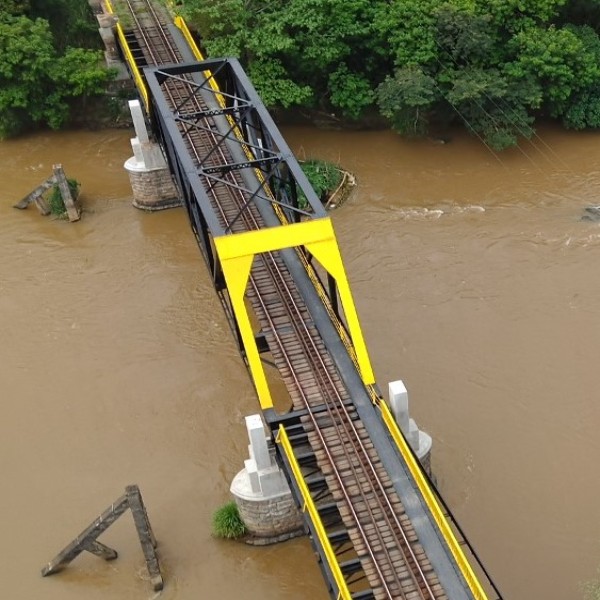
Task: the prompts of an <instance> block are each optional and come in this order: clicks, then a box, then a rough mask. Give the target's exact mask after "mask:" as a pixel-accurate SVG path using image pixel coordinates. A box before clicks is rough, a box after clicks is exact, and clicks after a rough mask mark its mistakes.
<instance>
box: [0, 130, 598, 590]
mask: <svg viewBox="0 0 600 600" xmlns="http://www.w3.org/2000/svg"><path fill="white" fill-rule="evenodd" d="M284 134H285V136H286V138H287V139H288V142H289V143H290V145H291V146H292V149H293V150H294V151H295V152H296V153H297V154H298V155H299V157H300V158H304V157H316V158H325V159H329V160H334V161H337V162H340V164H341V165H342V166H343V167H344V168H346V169H348V170H350V171H351V172H353V173H354V174H355V175H356V177H357V181H358V185H357V188H356V190H355V192H354V193H353V195H352V196H351V197H350V199H349V200H348V201H347V202H346V203H345V204H344V206H343V207H342V208H341V209H340V210H339V211H336V212H334V213H332V215H333V220H334V224H335V227H336V230H337V233H338V237H339V241H340V246H341V249H342V254H343V256H344V258H345V262H346V268H347V270H348V274H349V278H350V281H351V284H352V289H353V293H354V296H355V301H356V304H357V307H358V311H359V315H360V317H361V321H362V324H363V330H364V333H365V336H366V338H367V342H368V346H369V350H370V353H371V359H372V361H373V364H374V367H375V371H376V374H377V378H378V381H379V384H380V387H381V388H382V389H383V390H384V391H385V389H386V388H387V382H388V381H390V380H394V379H403V380H404V382H405V384H406V386H407V388H408V390H409V396H410V400H411V409H412V413H413V416H414V417H415V418H416V419H417V422H418V423H419V425H420V426H421V428H423V429H425V430H426V431H428V432H429V433H430V434H431V435H432V437H433V440H434V456H433V469H434V472H435V474H436V476H437V479H438V483H439V486H440V489H441V491H442V492H443V494H444V496H445V498H446V500H447V501H448V503H449V504H450V506H451V508H452V509H453V510H454V512H455V513H456V516H457V517H458V518H459V520H460V523H461V525H462V526H463V528H464V529H465V530H466V532H467V533H468V534H469V537H470V538H471V540H472V542H473V544H474V545H475V547H476V549H477V550H478V551H479V553H480V555H481V558H482V559H483V560H484V562H485V564H486V566H487V568H488V569H489V570H490V572H491V573H492V574H493V575H494V577H495V579H496V582H497V584H498V585H499V587H500V589H501V591H502V592H503V595H504V597H505V598H506V599H507V600H508V599H510V600H531V599H537V598H544V599H545V600H571V599H573V600H576V599H577V598H581V596H582V594H581V592H580V591H579V582H581V581H583V580H586V579H589V578H591V577H593V575H594V573H595V570H596V566H597V565H599V564H600V518H599V517H600V515H599V509H598V508H597V502H596V499H597V497H598V496H599V491H600V490H599V487H600V485H599V483H598V480H597V478H596V477H595V469H594V467H595V465H596V463H597V461H598V459H599V458H600V441H599V439H600V438H599V437H598V436H597V434H596V431H597V429H598V425H599V424H600V407H599V406H600V405H599V403H598V402H597V401H596V389H597V387H598V386H597V372H596V371H597V370H596V368H595V358H596V350H597V348H598V347H599V346H600V319H599V318H598V312H599V311H600V278H599V277H597V276H596V266H597V264H598V263H600V223H598V224H597V223H594V222H583V221H581V220H580V218H581V216H582V215H583V214H584V208H585V207H586V206H589V205H594V204H599V203H600V200H599V198H600V195H599V194H598V189H599V188H600V169H598V166H597V158H596V157H597V154H598V151H597V150H596V148H597V146H598V143H599V142H600V136H599V135H598V134H592V133H585V134H574V133H566V132H563V131H561V130H559V129H555V128H548V127H546V128H544V129H542V130H541V132H540V139H535V140H534V145H532V144H526V143H524V144H523V145H522V146H521V151H519V150H511V151H509V152H505V153H502V154H500V155H493V154H491V153H490V152H488V151H487V150H486V148H485V147H483V146H482V145H481V144H480V143H479V142H477V140H474V139H472V138H468V137H467V136H465V135H464V134H457V135H456V136H455V137H454V138H453V139H452V140H451V141H450V142H449V143H447V144H443V145H440V144H436V143H434V142H433V141H429V140H424V141H419V142H407V141H403V140H401V139H400V138H398V137H397V136H395V135H394V134H392V133H388V132H324V131H316V130H313V129H309V128H286V129H285V130H284ZM129 137H130V133H129V132H127V131H104V132H93V133H92V132H64V133H41V134H36V135H33V136H29V137H25V138H21V139H17V140H12V141H4V142H2V143H0V174H1V177H2V181H3V190H2V196H1V197H0V200H1V201H0V218H1V223H2V225H1V226H0V248H1V249H2V252H1V254H0V339H1V344H0V397H1V398H2V418H1V419H0V440H1V442H0V444H1V445H0V448H1V451H0V466H1V473H2V482H3V485H2V494H0V531H2V532H3V544H2V547H3V550H2V554H1V555H0V558H1V560H0V565H2V568H0V573H1V574H2V582H3V586H4V594H5V595H6V597H7V598H9V597H10V598H11V600H30V599H32V598H41V597H44V598H46V599H48V600H71V599H81V598H86V600H87V599H90V600H94V599H96V598H98V599H100V598H102V599H104V600H106V599H110V600H125V599H127V600H129V599H131V598H151V597H153V595H154V594H153V593H152V591H151V587H150V585H149V582H148V581H147V576H146V572H145V568H144V562H143V557H142V554H141V550H140V548H139V544H138V542H137V539H136V536H135V530H134V527H133V523H132V519H131V517H130V516H129V515H125V516H124V517H122V518H121V519H120V520H119V521H118V523H117V524H116V525H114V526H113V527H112V528H111V529H110V530H109V531H108V532H107V533H106V534H105V535H104V536H103V537H102V538H101V539H102V541H104V543H106V544H108V545H109V546H112V547H114V548H115V549H117V550H118V551H119V558H118V559H117V560H116V561H113V562H108V563H106V562H104V561H102V560H101V559H99V558H97V557H94V556H91V555H85V556H83V555H82V556H81V557H79V558H78V559H76V560H75V561H74V562H73V563H72V565H71V567H69V568H68V569H67V570H65V571H64V572H62V573H61V574H59V575H56V576H53V577H49V578H45V579H43V578H42V577H41V575H40V573H39V570H40V568H41V567H42V566H43V565H44V563H45V562H46V561H48V560H50V558H52V557H53V556H54V554H56V552H58V550H60V549H61V548H62V546H64V545H65V544H66V543H67V542H69V541H70V540H71V538H72V537H74V536H75V535H76V534H77V533H79V531H80V530H82V529H83V528H84V527H85V526H86V525H87V524H88V523H89V522H91V521H92V520H93V518H94V517H95V516H96V515H97V514H99V513H100V512H101V511H102V510H103V509H104V508H106V507H107V506H108V505H109V504H110V503H111V502H112V501H113V500H115V499H116V498H117V497H118V496H119V495H120V494H121V493H122V491H123V489H124V487H125V485H127V484H130V483H137V484H138V485H139V486H140V489H141V491H142V494H143V496H144V500H145V502H146V505H147V508H148V512H149V516H150V519H151V522H152V525H153V528H154V530H155V534H156V536H157V537H158V539H159V544H160V545H159V550H160V556H161V560H162V565H163V568H164V574H165V580H166V586H165V591H164V592H163V594H162V597H164V598H166V599H169V598H180V599H182V600H186V599H188V598H190V599H192V598H194V599H196V598H210V599H212V598H223V599H230V598H231V599H233V598H240V597H243V598H245V599H249V600H252V599H254V598H256V599H259V598H260V599H261V600H262V599H267V600H268V599H276V598H277V599H279V598H283V599H285V598H289V599H302V600H304V599H313V598H314V599H323V600H324V599H325V598H327V597H328V595H327V593H326V590H325V586H324V584H323V581H322V578H321V575H320V572H319V569H318V566H317V563H316V561H315V560H314V557H313V553H312V550H311V548H310V546H309V544H308V542H307V540H305V539H297V540H293V541H291V542H288V543H285V544H282V545H279V546H273V547H268V548H252V547H247V546H245V545H242V544H236V543H232V542H224V541H220V540H216V539H214V538H213V537H212V535H211V530H210V518H211V515H212V513H213V511H214V510H215V509H216V508H217V507H218V506H220V505H221V504H222V503H223V502H225V501H226V500H227V499H228V488H229V483H230V481H231V479H232V477H233V476H234V475H235V473H236V472H237V471H238V470H239V469H240V468H241V467H242V465H243V460H244V458H245V457H246V452H247V449H246V445H247V440H246V439H245V429H244V425H243V417H244V416H245V415H247V414H250V413H252V412H256V411H257V410H258V403H257V401H256V398H255V396H254V393H253V390H252V386H251V384H250V381H249V378H248V375H247V373H246V370H245V368H244V367H243V364H242V361H241V359H240V358H239V356H238V354H237V351H236V347H235V344H234V341H233V338H232V336H231V333H230V331H229V328H228V326H227V323H226V321H225V318H224V316H223V314H222V310H221V306H220V304H219V302H218V301H217V298H216V296H215V293H214V291H213V289H212V287H211V284H210V279H209V277H208V275H207V271H206V268H205V266H204V263H203V260H202V258H201V255H200V253H199V251H198V249H197V247H196V243H195V241H194V238H193V235H192V233H191V231H190V229H189V225H188V223H187V220H186V215H185V213H184V211H183V210H181V209H176V210H172V211H168V212H161V213H152V214H148V213H143V212H140V211H137V210H135V209H134V208H132V207H131V205H130V196H131V193H130V188H129V183H128V179H127V175H126V173H125V171H124V170H123V168H122V165H123V162H124V161H125V160H126V159H127V158H128V156H129V155H130V146H129ZM57 162H60V163H62V164H63V166H64V168H65V171H66V173H67V175H68V176H69V177H75V178H76V179H78V180H79V181H81V183H82V201H83V204H84V207H85V209H86V210H85V213H84V216H83V219H82V221H81V222H79V223H76V224H69V223H66V222H61V221H56V220H53V219H52V218H46V217H42V216H40V215H39V214H38V213H37V211H36V210H35V208H33V207H30V208H29V209H28V210H27V211H17V210H15V209H13V208H12V204H14V203H15V202H16V201H18V200H19V199H20V198H21V197H22V196H24V195H25V194H26V193H27V192H28V191H30V189H32V188H33V187H34V186H35V185H37V184H38V183H40V182H41V181H42V180H43V179H45V178H46V177H47V176H48V175H49V174H50V170H51V167H52V164H53V163H57Z"/></svg>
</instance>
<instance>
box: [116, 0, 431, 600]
mask: <svg viewBox="0 0 600 600" xmlns="http://www.w3.org/2000/svg"><path fill="white" fill-rule="evenodd" d="M127 4H128V5H129V7H130V9H131V11H132V15H133V16H134V19H135V21H136V24H137V25H138V28H139V30H140V33H141V35H142V36H143V39H144V42H145V44H146V46H147V50H148V52H149V54H150V56H151V57H152V60H154V61H155V62H156V63H158V60H159V59H158V57H157V54H156V53H155V51H154V48H153V44H152V42H151V39H150V37H149V36H147V35H146V34H145V32H144V28H143V27H142V26H141V23H140V21H139V19H138V18H137V15H136V14H135V11H134V10H133V7H132V4H131V2H130V0H127ZM146 4H147V6H148V8H150V10H151V12H152V16H153V17H154V19H155V22H156V23H157V25H158V27H157V29H158V31H159V32H160V34H161V36H162V38H163V42H164V44H165V46H166V47H168V50H169V51H170V53H171V56H170V57H169V59H170V60H174V61H178V60H179V57H178V55H177V53H176V51H175V49H174V48H173V46H172V44H171V43H170V40H169V39H168V37H167V36H166V35H165V33H164V30H163V26H162V24H161V23H160V19H159V18H158V16H157V15H156V12H155V10H154V8H153V7H152V6H151V5H150V3H149V2H147V3H146ZM161 60H163V59H162V58H161ZM172 91H175V90H169V95H170V96H171V100H172V101H174V100H175V99H174V98H173V94H172ZM177 95H179V96H180V99H181V95H180V94H177ZM195 101H196V102H197V103H199V102H198V99H195ZM185 135H186V136H187V137H188V142H189V145H190V147H191V148H190V149H193V151H194V154H195V155H196V159H197V160H199V159H200V157H199V155H198V152H197V150H196V148H195V145H194V141H193V140H192V139H191V134H190V133H189V132H186V133H185ZM212 137H213V141H216V138H215V136H214V134H212ZM219 152H220V153H221V154H222V158H223V159H226V157H225V155H224V153H223V152H222V150H221V149H219ZM233 179H234V180H235V178H233ZM211 194H212V196H213V200H214V201H215V204H216V205H217V206H218V207H219V210H220V212H221V217H222V219H223V220H224V221H225V222H226V223H227V216H226V213H225V211H224V209H223V208H222V207H221V204H220V202H219V200H220V199H219V198H218V196H217V193H216V191H215V190H214V189H212V190H211ZM237 195H238V196H240V199H241V200H242V201H243V200H244V195H243V193H242V191H241V190H238V194H237ZM232 196H233V194H232ZM238 206H239V205H238ZM244 221H245V224H246V225H247V226H248V225H250V226H251V228H254V229H259V228H260V225H259V223H258V221H257V218H256V216H255V215H254V214H253V212H252V211H249V212H247V211H244ZM261 259H262V260H263V263H264V266H265V268H266V270H267V273H269V274H270V276H271V278H272V281H273V284H274V287H275V289H276V291H277V294H278V295H279V297H280V300H281V301H282V304H283V305H284V306H285V308H286V310H287V311H288V315H289V316H290V317H291V319H290V322H291V324H292V326H293V327H294V329H295V331H296V334H297V336H298V338H299V339H300V340H301V342H302V346H303V350H304V355H305V357H306V359H307V360H308V361H309V362H311V363H312V364H313V367H316V368H314V370H313V373H314V375H315V378H316V379H318V380H319V382H318V385H319V387H320V388H321V390H322V391H323V392H326V393H327V396H330V395H331V392H332V391H333V395H334V396H336V397H337V398H334V399H333V400H331V398H330V399H329V400H328V401H326V406H327V411H328V414H329V415H330V416H331V420H332V423H333V425H334V427H335V429H336V433H337V434H338V437H339V439H340V441H341V447H342V449H343V451H344V454H345V455H346V457H347V459H348V464H349V465H350V466H351V468H352V471H353V474H354V476H355V479H356V481H357V483H358V487H359V490H361V494H362V497H363V500H364V501H365V505H366V506H367V507H368V510H369V512H370V515H371V518H372V520H374V515H373V513H372V509H371V506H370V502H369V500H368V498H367V497H366V494H365V492H364V491H362V486H361V485H360V481H359V477H358V470H357V469H358V468H359V467H356V466H355V465H354V461H353V460H352V455H351V454H350V453H349V451H348V449H347V447H346V444H345V443H344V441H343V436H342V435H340V427H341V423H339V424H338V422H337V421H336V419H335V418H334V412H335V416H338V417H339V418H340V420H342V421H343V420H345V419H347V422H348V423H349V427H348V426H346V428H345V430H344V433H345V434H346V436H347V437H348V440H349V441H350V442H351V443H352V445H353V446H354V448H355V450H358V449H359V448H360V450H361V452H362V454H363V457H364V460H363V461H362V462H363V465H362V466H363V467H365V466H367V465H368V468H369V469H370V470H371V476H369V475H368V474H367V473H366V469H363V470H361V474H363V475H367V479H368V480H370V481H371V482H373V481H374V482H375V483H376V484H377V486H378V487H379V490H380V493H379V494H377V495H376V497H377V498H378V499H379V508H380V509H381V512H382V513H383V514H384V516H385V520H386V521H387V523H388V526H389V527H390V528H391V529H392V530H393V527H392V524H391V522H390V520H389V516H387V515H386V512H387V511H386V510H385V508H386V507H385V506H383V503H382V502H381V498H384V500H385V502H386V503H387V508H388V510H389V511H390V512H391V514H392V516H393V519H394V520H395V522H396V525H397V527H398V530H399V531H400V533H401V535H402V537H403V542H404V545H405V546H406V548H407V549H408V550H409V552H410V554H411V556H410V559H411V560H409V557H408V556H407V555H406V553H405V551H404V550H403V548H402V546H403V544H402V543H400V540H399V539H398V540H397V541H398V544H397V547H398V548H399V549H400V550H401V552H402V553H403V555H404V557H403V558H404V563H405V564H406V566H407V567H408V569H409V571H410V573H411V576H412V577H413V583H414V584H415V586H416V588H417V589H418V590H419V591H420V592H421V596H422V598H424V600H427V599H426V598H425V596H424V593H423V591H422V588H421V585H420V584H419V582H417V581H416V575H415V573H414V567H416V568H417V569H418V571H419V574H420V576H421V577H422V581H423V582H424V586H425V588H426V589H427V591H428V593H429V597H430V598H432V599H434V598H435V596H434V595H433V592H432V591H431V589H430V587H429V584H428V582H427V580H426V577H425V575H424V573H423V571H422V569H421V566H420V565H419V562H418V559H417V558H416V556H415V554H414V552H413V550H412V547H411V545H410V542H409V541H408V539H407V537H406V534H405V532H404V530H403V527H402V525H401V523H400V521H399V519H398V517H397V514H396V512H395V511H394V509H393V506H392V505H391V503H390V501H389V498H388V497H387V494H386V493H385V489H384V486H383V484H382V482H381V479H380V477H379V475H378V473H377V471H376V469H375V466H374V464H373V462H372V460H371V459H370V457H369V455H368V452H367V450H366V448H365V446H364V443H363V441H362V439H361V438H360V434H359V432H358V430H357V429H356V427H355V426H354V424H353V422H352V418H351V416H350V414H349V411H348V410H347V408H346V407H345V406H344V402H343V399H342V396H341V394H340V392H339V390H338V389H337V386H336V384H335V382H334V381H333V378H332V376H331V373H330V371H329V369H328V367H327V365H325V362H324V360H323V356H322V354H321V351H320V350H319V349H318V348H317V347H316V344H315V341H314V339H313V337H312V335H311V333H310V331H309V329H308V327H307V326H306V324H305V323H304V319H303V318H302V314H301V309H300V308H299V307H298V305H297V303H296V301H295V300H294V297H293V293H292V291H291V288H290V287H289V286H288V284H287V282H286V281H285V276H284V275H283V274H282V272H281V268H280V267H279V265H278V264H277V261H276V259H275V257H274V256H273V255H272V253H266V257H263V256H261ZM268 260H270V261H271V263H272V266H271V267H269V265H268ZM275 273H276V274H277V277H279V280H280V285H278V284H277V281H276V274H275ZM250 283H251V286H252V288H253V291H254V293H255V297H256V298H257V299H258V301H259V303H260V305H261V308H262V310H263V312H264V314H265V316H266V317H267V320H268V322H269V325H270V326H271V331H272V332H273V336H274V338H275V339H276V341H277V344H278V345H279V349H280V351H281V354H282V356H283V357H284V359H285V362H286V364H287V367H288V369H289V372H290V374H291V375H292V377H293V379H294V381H295V384H296V388H297V390H298V392H299V393H300V396H301V398H302V401H303V402H304V403H305V406H306V408H307V409H309V414H310V415H311V420H312V422H313V425H314V427H315V431H316V432H317V434H318V436H319V438H320V442H321V445H322V447H323V449H324V451H325V453H326V454H327V456H328V459H329V462H330V464H331V466H332V469H333V470H334V471H335V474H336V478H337V479H338V483H339V486H340V490H341V491H342V494H343V495H344V497H345V500H346V504H347V505H348V508H349V509H350V510H351V512H352V513H353V516H354V520H355V523H356V525H357V529H358V530H360V531H361V533H362V536H361V537H363V540H364V542H365V546H366V547H367V548H368V551H369V553H370V554H371V559H372V562H373V564H374V566H375V568H376V570H377V571H378V575H379V579H380V581H381V584H382V587H383V588H384V589H385V590H386V592H387V593H388V596H389V597H390V598H392V597H393V596H392V595H391V591H390V590H389V588H388V586H387V582H386V578H385V577H384V575H383V573H382V572H381V568H380V567H379V563H378V560H377V559H376V558H375V556H374V554H373V552H372V549H371V547H370V544H371V543H370V541H369V540H368V538H367V537H366V534H365V532H364V530H363V528H362V525H361V523H360V519H359V516H358V514H357V513H356V510H355V508H354V505H353V501H352V500H351V499H350V497H349V496H348V493H347V490H346V489H345V484H344V481H343V478H342V476H341V474H340V473H339V470H338V468H337V466H336V464H335V460H334V457H333V456H332V454H331V452H330V450H329V447H328V444H327V442H326V440H325V438H324V436H323V434H322V432H321V429H320V427H319V424H318V422H317V420H316V418H315V417H314V415H313V414H312V412H311V411H310V408H311V404H310V400H309V398H308V397H307V396H306V394H305V393H304V390H303V389H302V383H301V381H300V380H299V379H298V377H297V376H296V374H295V372H294V369H293V365H292V363H291V361H290V359H289V357H288V356H287V353H286V349H285V344H284V342H283V341H282V340H281V338H280V336H279V334H278V333H277V326H276V324H275V322H274V321H273V320H272V318H271V316H270V314H269V309H268V307H267V305H266V304H265V303H264V302H263V300H262V298H261V294H260V290H259V289H258V286H257V284H256V282H255V281H254V278H253V277H252V276H251V277H250ZM282 288H283V289H285V291H286V292H287V294H288V298H287V299H286V298H285V297H284V295H283V289H282ZM290 304H291V306H290ZM294 312H295V314H296V316H298V317H300V321H301V322H302V323H303V328H304V331H301V330H300V327H299V326H298V323H297V321H296V319H295V318H294V314H293V313H294ZM311 345H312V350H313V352H314V353H312V352H311V348H310V346H311ZM336 400H337V401H339V402H336ZM340 404H341V407H342V410H340ZM350 430H351V431H350ZM351 434H354V436H355V440H357V441H358V447H359V448H357V445H356V444H357V443H356V441H354V442H352V439H351V438H352V435H351ZM364 463H366V465H365V464H364ZM376 530H377V531H378V534H379V536H380V538H381V542H382V547H383V548H384V549H386V552H387V547H386V544H385V543H384V540H383V537H381V535H382V534H381V531H380V529H379V527H376ZM387 554H388V561H389V563H390V566H391V567H392V571H393V572H394V562H393V560H392V559H391V557H390V556H389V552H387ZM410 562H413V567H411V566H410ZM398 583H399V586H400V589H401V590H402V587H403V586H402V583H401V582H400V580H398ZM401 593H402V595H403V597H405V594H404V592H402V591H401Z"/></svg>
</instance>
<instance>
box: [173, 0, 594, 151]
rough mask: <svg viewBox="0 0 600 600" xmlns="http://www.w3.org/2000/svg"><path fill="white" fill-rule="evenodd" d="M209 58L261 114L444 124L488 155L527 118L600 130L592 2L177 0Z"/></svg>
mask: <svg viewBox="0 0 600 600" xmlns="http://www.w3.org/2000/svg"><path fill="white" fill-rule="evenodd" d="M183 4H184V11H185V12H186V14H187V16H188V18H189V19H190V20H191V21H192V23H193V24H194V25H195V26H196V27H197V29H198V30H199V31H200V32H201V33H202V35H203V37H204V40H203V41H204V44H205V46H206V48H207V50H208V52H209V53H210V54H211V55H213V56H231V55H233V56H237V57H239V58H240V59H241V60H242V62H243V63H244V64H245V66H246V67H247V69H248V71H249V73H250V75H251V77H252V79H253V81H254V83H255V85H256V87H257V88H258V89H259V91H260V92H261V94H262V96H263V99H264V101H265V103H266V104H267V105H268V106H270V107H278V106H280V107H291V106H302V107H310V108H313V109H317V110H323V111H327V112H328V113H335V114H337V115H340V116H342V117H344V118H347V119H360V118H363V117H364V116H365V115H367V114H369V113H371V112H373V111H374V110H378V111H379V112H380V113H381V114H382V115H384V116H385V117H387V119H389V121H390V122H391V125H392V127H394V129H396V130H397V131H399V132H400V133H402V134H405V135H422V134H425V133H427V132H429V131H431V129H432V128H434V129H439V128H440V127H444V126H446V125H448V124H450V123H451V122H453V121H457V120H459V121H462V122H463V123H464V124H465V125H466V127H467V128H468V129H469V130H470V131H471V132H473V133H474V134H476V135H477V136H479V137H480V138H481V139H483V140H485V141H486V143H488V144H490V145H491V146H493V147H494V148H497V149H499V148H505V147H507V146H510V145H513V144H514V143H516V141H517V139H518V137H519V136H529V135H531V133H532V126H533V123H534V120H535V118H538V117H552V118H556V119H560V120H561V121H562V122H563V123H564V124H565V125H566V126H567V127H572V128H576V129H581V128H586V127H598V126H600V39H599V38H598V31H599V30H600V2H598V1H597V0H571V1H568V0H446V1H445V0H391V1H390V0H328V1H327V2H324V1H323V0H271V1H269V2H267V1H265V0H184V3H183Z"/></svg>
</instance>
